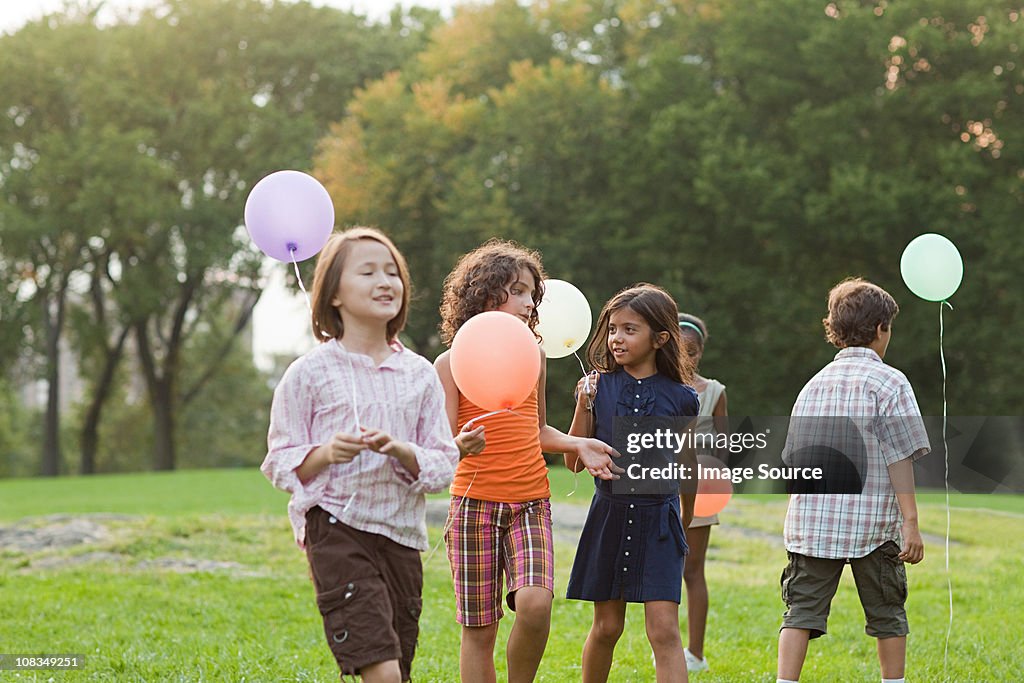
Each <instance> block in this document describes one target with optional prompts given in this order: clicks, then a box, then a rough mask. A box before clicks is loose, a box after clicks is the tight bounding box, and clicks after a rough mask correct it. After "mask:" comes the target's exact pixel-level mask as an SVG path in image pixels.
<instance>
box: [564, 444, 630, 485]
mask: <svg viewBox="0 0 1024 683" xmlns="http://www.w3.org/2000/svg"><path fill="white" fill-rule="evenodd" d="M577 441H578V442H579V445H578V447H577V449H576V457H577V458H579V461H580V462H581V463H583V466H584V467H586V468H587V472H590V474H591V475H593V476H595V477H597V478H598V479H605V480H612V479H618V478H619V475H620V474H622V473H623V472H625V471H626V470H624V469H622V468H621V467H619V466H618V465H616V464H615V463H614V462H613V461H612V458H617V457H619V453H618V451H616V450H615V449H614V448H612V447H611V446H609V445H608V444H606V443H605V442H604V441H601V440H599V439H577Z"/></svg>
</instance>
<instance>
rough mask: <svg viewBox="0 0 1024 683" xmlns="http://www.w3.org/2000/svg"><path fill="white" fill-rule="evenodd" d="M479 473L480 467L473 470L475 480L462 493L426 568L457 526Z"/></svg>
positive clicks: (428, 556)
mask: <svg viewBox="0 0 1024 683" xmlns="http://www.w3.org/2000/svg"><path fill="white" fill-rule="evenodd" d="M479 473H480V468H479V467H478V468H476V469H475V470H473V478H472V479H470V480H469V486H467V487H466V490H465V491H463V492H462V497H461V498H460V500H459V504H458V505H456V506H455V512H453V513H452V516H451V519H450V520H448V521H447V522H446V523H445V525H444V527H443V528H442V529H441V539H440V540H439V541H438V542H437V545H435V546H434V549H433V550H431V551H430V554H429V555H427V559H426V560H424V561H423V566H424V567H425V566H427V565H428V564H430V559H431V558H432V557H434V553H436V552H437V549H438V548H440V547H441V544H442V543H444V537H445V536H447V535H448V532H449V531H451V528H452V526H453V525H454V524H455V518H456V517H458V516H459V511H460V510H461V509H462V505H463V504H464V503H465V502H466V498H468V497H469V490H470V489H471V488H473V482H474V481H476V475H478V474H479Z"/></svg>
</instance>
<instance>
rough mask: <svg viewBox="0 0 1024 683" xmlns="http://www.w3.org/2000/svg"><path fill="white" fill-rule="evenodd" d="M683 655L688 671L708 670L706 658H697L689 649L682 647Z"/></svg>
mask: <svg viewBox="0 0 1024 683" xmlns="http://www.w3.org/2000/svg"><path fill="white" fill-rule="evenodd" d="M683 655H684V656H685V657H686V670H687V671H688V672H690V673H694V672H695V671H707V670H708V658H707V657H701V658H700V659H698V658H697V657H695V656H694V654H693V653H692V652H690V650H689V649H687V648H685V647H684V648H683Z"/></svg>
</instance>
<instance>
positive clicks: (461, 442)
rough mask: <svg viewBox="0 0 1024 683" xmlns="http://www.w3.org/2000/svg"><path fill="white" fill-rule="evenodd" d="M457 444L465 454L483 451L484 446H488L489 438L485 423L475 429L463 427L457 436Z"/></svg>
mask: <svg viewBox="0 0 1024 683" xmlns="http://www.w3.org/2000/svg"><path fill="white" fill-rule="evenodd" d="M455 444H456V445H457V446H458V447H459V451H460V452H461V453H462V454H463V455H477V454H479V453H483V450H484V447H485V446H487V438H486V437H485V436H484V425H480V426H479V427H476V428H474V429H466V428H465V427H463V430H462V431H461V432H460V433H459V435H458V436H457V437H455Z"/></svg>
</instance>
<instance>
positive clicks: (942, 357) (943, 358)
mask: <svg viewBox="0 0 1024 683" xmlns="http://www.w3.org/2000/svg"><path fill="white" fill-rule="evenodd" d="M943 306H949V310H953V306H952V305H951V304H950V303H949V302H948V301H943V302H941V303H940V304H939V360H940V361H941V362H942V457H943V459H944V461H945V476H944V482H945V485H946V588H947V589H948V591H949V625H948V626H947V628H946V646H945V649H943V651H942V669H943V671H945V670H946V662H947V659H948V657H949V637H950V635H952V633H953V577H952V576H951V575H950V573H949V531H950V511H949V449H948V447H947V446H946V354H945V352H944V351H943V348H942V337H943V324H942V307H943Z"/></svg>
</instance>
